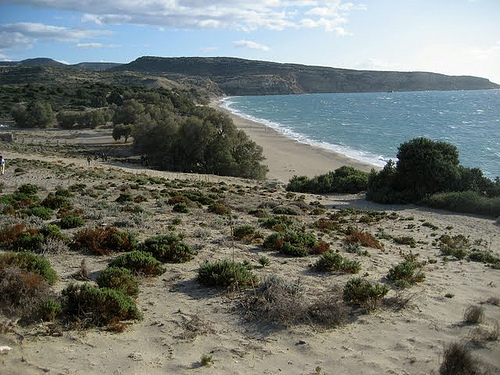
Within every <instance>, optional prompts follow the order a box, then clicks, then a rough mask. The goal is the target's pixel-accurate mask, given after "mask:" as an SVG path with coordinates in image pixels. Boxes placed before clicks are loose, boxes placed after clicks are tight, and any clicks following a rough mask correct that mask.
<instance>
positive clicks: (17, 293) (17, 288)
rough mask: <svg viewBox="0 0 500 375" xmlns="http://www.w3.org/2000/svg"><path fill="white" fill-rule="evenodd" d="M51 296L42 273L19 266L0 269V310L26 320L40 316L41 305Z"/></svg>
mask: <svg viewBox="0 0 500 375" xmlns="http://www.w3.org/2000/svg"><path fill="white" fill-rule="evenodd" d="M49 298H50V287H49V284H48V283H47V282H46V281H45V280H44V278H43V277H42V276H41V275H37V274H34V273H31V272H28V271H26V270H23V269H21V268H19V267H16V266H12V267H8V268H3V269H0V311H1V312H2V313H3V314H5V315H8V316H18V317H21V318H22V319H24V320H32V319H36V318H37V317H38V313H39V311H40V307H41V306H42V304H43V303H44V302H45V301H47V300H48V299H49Z"/></svg>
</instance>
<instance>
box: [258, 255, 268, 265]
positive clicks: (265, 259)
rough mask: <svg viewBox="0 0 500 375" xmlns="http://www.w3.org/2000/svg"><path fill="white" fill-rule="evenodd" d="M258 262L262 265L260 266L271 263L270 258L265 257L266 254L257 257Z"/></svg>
mask: <svg viewBox="0 0 500 375" xmlns="http://www.w3.org/2000/svg"><path fill="white" fill-rule="evenodd" d="M259 264H260V265H261V266H262V267H267V266H269V265H270V264H271V260H270V259H269V258H268V257H266V256H261V257H260V258H259Z"/></svg>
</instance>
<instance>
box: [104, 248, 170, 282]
mask: <svg viewBox="0 0 500 375" xmlns="http://www.w3.org/2000/svg"><path fill="white" fill-rule="evenodd" d="M109 266H110V267H123V268H127V269H129V270H131V271H132V272H133V273H135V274H136V275H145V276H157V275H161V274H162V273H163V272H165V270H164V269H163V266H162V264H161V262H160V261H159V260H158V259H156V258H155V257H153V256H152V255H151V254H149V253H145V252H143V251H131V252H129V253H125V254H122V255H120V256H119V257H117V258H115V259H113V260H112V261H111V262H110V263H109Z"/></svg>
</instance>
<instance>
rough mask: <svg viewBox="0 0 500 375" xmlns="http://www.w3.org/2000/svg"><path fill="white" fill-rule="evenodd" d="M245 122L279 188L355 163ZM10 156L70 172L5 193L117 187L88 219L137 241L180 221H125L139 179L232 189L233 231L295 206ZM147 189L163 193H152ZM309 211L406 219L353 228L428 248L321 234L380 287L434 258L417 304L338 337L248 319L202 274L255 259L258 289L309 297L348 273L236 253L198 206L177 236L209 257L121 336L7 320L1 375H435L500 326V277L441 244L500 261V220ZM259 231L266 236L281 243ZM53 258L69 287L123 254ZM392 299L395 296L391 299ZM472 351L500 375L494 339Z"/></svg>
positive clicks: (416, 211)
mask: <svg viewBox="0 0 500 375" xmlns="http://www.w3.org/2000/svg"><path fill="white" fill-rule="evenodd" d="M235 121H236V122H237V124H238V126H239V127H241V128H244V127H245V126H248V128H246V129H245V130H246V131H247V132H248V134H249V135H250V137H251V138H252V139H254V140H255V141H256V142H257V143H258V144H261V145H263V147H264V153H265V155H266V158H267V160H266V162H267V164H268V165H269V167H270V176H269V177H270V178H271V179H276V180H278V181H283V182H286V181H287V179H288V178H289V177H291V176H292V175H293V174H298V175H302V174H304V175H309V176H313V175H316V174H318V173H324V172H327V171H329V170H333V169H335V168H337V167H339V166H341V165H343V164H344V162H345V161H346V159H345V158H342V157H340V158H339V156H338V155H335V154H333V153H329V152H324V151H322V150H319V149H314V148H312V147H309V146H305V145H301V144H296V143H294V142H292V141H289V140H287V139H286V138H284V137H282V136H280V135H278V134H277V133H275V132H273V131H271V130H269V129H267V130H266V129H264V128H261V127H259V126H258V125H256V124H255V123H248V122H246V121H243V120H241V119H235ZM55 134H57V136H60V137H61V139H64V140H68V142H69V139H70V138H69V136H68V135H67V134H66V135H65V134H64V133H51V134H50V135H49V138H50V139H54V137H55ZM94 135H95V134H94ZM25 136H27V135H25ZM65 137H66V138H65ZM71 139H72V141H71V142H73V143H74V144H84V145H89V144H110V145H111V144H112V143H113V142H112V140H111V139H110V135H109V134H106V132H102V133H100V134H97V136H90V135H89V134H85V133H82V134H80V135H78V136H75V137H72V138H71ZM60 141H61V140H60ZM43 143H45V141H44V142H43ZM41 148H42V147H41ZM4 155H6V156H7V162H9V159H10V160H12V159H13V158H20V159H37V160H44V161H46V162H48V163H49V165H54V166H60V167H62V169H61V171H62V172H61V171H59V169H56V168H45V169H42V168H41V169H37V170H30V169H29V168H28V167H26V166H24V167H23V168H24V169H26V172H25V173H14V170H13V169H14V167H10V166H9V164H7V165H8V167H7V173H6V175H5V176H2V183H3V186H4V192H3V194H7V193H9V192H12V191H14V190H15V189H16V188H17V187H18V186H19V185H21V184H23V183H28V182H29V183H35V184H37V185H39V186H42V187H43V191H44V192H45V193H47V192H48V191H52V190H53V189H54V188H55V187H56V186H63V187H64V186H69V185H71V184H74V183H76V182H85V183H87V184H89V185H92V184H101V185H102V184H105V185H109V184H110V182H114V183H115V184H116V186H117V187H116V188H112V187H107V190H106V192H105V194H106V198H105V199H106V202H107V204H108V205H109V213H107V214H106V213H104V214H102V215H101V216H99V215H94V216H96V217H98V219H95V220H93V221H91V220H89V225H91V224H94V225H106V224H109V223H113V222H114V221H125V220H129V221H130V222H131V223H132V224H131V225H132V226H131V228H129V229H130V230H132V231H134V232H136V233H137V234H138V236H139V239H141V240H142V239H144V238H146V237H148V236H151V235H156V234H161V233H165V232H166V231H167V227H168V225H169V224H170V223H171V221H172V219H173V218H174V217H177V216H179V214H176V213H174V212H172V211H171V207H169V206H166V205H159V203H158V201H157V200H156V201H155V199H148V201H146V202H144V203H142V205H143V206H144V208H145V210H147V211H148V212H149V213H151V215H142V216H139V217H122V216H120V215H122V214H120V213H119V212H120V211H119V209H118V208H119V206H118V203H115V199H116V197H117V196H118V194H120V193H121V190H120V189H119V188H121V187H122V186H124V185H126V184H127V183H128V184H130V181H131V177H130V176H131V174H132V175H135V176H137V177H144V176H155V177H164V178H166V179H169V180H174V179H181V180H182V179H187V180H188V181H190V183H193V184H196V183H198V182H200V181H202V182H212V183H214V184H215V186H216V187H220V186H222V185H221V184H220V183H221V182H224V183H225V184H226V185H224V186H227V187H228V190H227V193H226V198H225V200H226V202H227V203H228V204H229V205H230V206H231V207H232V208H233V220H234V221H235V224H236V225H240V224H251V225H255V226H258V225H259V224H258V219H257V218H255V217H254V216H252V215H250V214H249V211H250V210H252V209H255V208H257V207H258V206H259V205H260V204H262V203H263V202H274V203H279V204H284V205H290V204H293V202H294V199H295V198H294V197H292V196H290V197H286V193H285V192H284V191H282V190H280V189H278V190H273V189H268V188H267V187H266V183H265V182H264V183H257V182H252V181H246V180H241V179H231V178H225V179H222V178H219V177H217V176H197V175H189V174H178V173H168V172H160V171H153V170H148V169H142V168H140V167H139V166H130V165H123V164H115V163H114V162H110V163H102V162H93V164H92V165H91V166H90V167H89V166H87V165H86V161H85V160H84V159H83V158H66V157H61V156H55V155H50V151H49V152H47V151H44V152H43V154H42V153H41V152H39V151H37V152H33V153H26V152H23V153H19V152H16V151H12V150H11V151H4ZM351 162H352V163H354V164H349V165H353V166H357V164H356V163H355V162H354V161H349V163H351ZM364 167H365V168H367V169H368V170H369V168H370V167H369V166H364ZM58 171H59V172H58ZM64 171H66V172H64ZM75 171H77V172H82V173H83V172H96V173H98V174H99V175H101V176H104V177H101V178H96V177H95V175H89V176H88V178H87V177H81V176H85V173H83V174H82V173H80V175H77V174H76V173H74V172H75ZM147 188H148V189H154V188H157V189H162V188H163V187H162V186H161V185H160V186H157V187H154V186H150V185H147ZM208 189H210V187H209V188H208ZM146 192H147V190H144V192H143V194H145V195H146ZM313 201H319V202H321V203H322V204H323V205H324V206H325V207H326V208H327V212H326V213H325V214H324V215H323V216H321V217H327V215H328V214H330V213H333V212H336V211H337V210H338V209H339V208H349V207H357V208H359V209H363V210H377V211H378V210H380V211H388V212H394V213H396V214H397V215H396V216H397V219H395V220H388V219H384V220H382V221H380V222H376V223H363V222H360V221H359V219H360V217H361V216H362V215H363V213H354V214H353V215H352V216H351V217H349V221H350V222H351V224H352V225H354V226H356V227H358V228H359V229H362V230H365V231H368V232H370V233H372V234H376V233H380V232H381V231H383V232H384V233H386V234H388V235H390V236H391V237H392V238H394V237H400V236H412V237H414V238H415V239H416V240H417V241H418V246H417V248H415V249H410V248H409V247H408V246H405V245H398V244H396V243H394V242H393V241H392V240H390V239H384V240H381V242H382V243H383V244H384V249H383V250H375V249H368V251H369V253H370V257H358V256H355V255H353V254H347V253H345V252H344V250H343V248H342V237H341V236H340V235H339V234H331V235H329V234H321V233H317V235H318V236H321V237H322V239H323V240H325V241H327V242H328V243H330V245H331V247H332V249H334V250H336V251H339V252H341V253H342V255H343V256H346V257H349V258H351V259H356V260H358V261H360V262H361V263H362V271H361V273H360V275H361V276H366V277H368V278H369V279H370V280H374V281H384V277H385V275H386V274H387V272H388V270H389V269H390V268H391V267H392V266H394V265H395V264H397V263H399V262H401V260H402V258H401V255H400V254H401V252H403V253H408V252H409V251H413V252H417V253H419V254H420V259H422V260H425V261H427V264H426V266H425V269H424V270H425V273H426V279H425V281H424V282H423V283H420V284H417V285H415V286H413V287H412V288H409V289H408V290H406V291H405V292H404V295H405V296H406V297H408V298H410V302H409V303H408V305H407V307H406V308H404V309H401V310H396V309H393V308H391V307H388V306H385V307H384V306H383V307H382V308H381V309H379V310H377V311H375V312H373V313H371V314H365V313H363V312H361V311H358V312H356V313H354V314H353V315H352V317H351V321H350V323H349V324H347V325H345V326H342V327H339V328H335V329H324V328H323V329H318V328H317V327H313V326H309V325H299V326H294V327H289V328H286V329H277V328H276V327H273V326H272V325H270V324H268V323H266V322H262V321H255V320H248V319H246V318H245V316H244V314H242V313H241V309H240V305H239V303H238V301H239V299H238V295H237V294H235V293H226V292H225V291H224V290H217V289H212V288H207V287H203V286H201V285H200V284H198V283H197V281H196V275H197V269H198V267H199V265H200V264H201V263H202V262H203V261H205V260H215V259H224V258H232V257H234V258H235V259H237V260H238V261H243V260H248V261H249V262H250V263H251V264H252V265H254V272H255V273H256V274H257V276H258V277H259V278H261V279H263V278H265V277H266V276H269V275H279V276H282V277H284V278H286V279H288V280H297V279H300V281H301V284H302V285H303V286H304V287H305V289H306V295H307V296H309V297H311V298H312V297H316V296H318V295H321V294H322V293H328V292H329V291H331V290H335V289H337V290H338V289H339V288H341V287H342V286H343V285H344V284H345V282H347V280H349V279H350V278H351V277H352V275H345V274H337V273H332V274H319V273H317V272H313V271H311V268H310V266H311V264H313V263H314V262H315V260H316V258H317V256H311V257H305V258H287V257H283V256H282V255H279V254H275V253H269V252H267V251H265V250H264V249H263V248H262V247H261V246H259V245H258V244H244V243H239V242H237V243H236V244H235V243H233V241H232V240H231V237H230V232H231V231H230V226H229V225H228V223H227V221H225V220H223V219H222V218H221V217H220V216H217V215H214V214H211V213H208V212H207V209H206V207H199V208H193V209H192V210H191V212H190V213H188V214H183V215H182V216H181V217H182V223H181V224H179V225H178V226H177V227H176V231H179V232H182V233H185V235H186V242H188V243H190V244H191V245H193V246H194V247H195V248H197V249H198V250H199V253H198V255H197V256H196V258H195V259H194V260H192V261H190V262H188V263H184V264H167V265H166V269H167V271H166V273H165V274H163V275H162V276H159V277H155V278H147V279H142V280H141V283H140V295H139V297H138V300H137V304H138V306H139V308H140V310H141V311H142V313H143V315H144V319H143V320H142V321H140V322H135V323H133V324H130V325H129V326H128V328H127V329H126V330H125V332H123V333H119V334H117V333H112V332H109V331H106V330H105V329H99V328H95V329H89V330H62V331H61V330H60V329H59V328H58V326H57V324H56V325H53V324H49V323H39V324H35V325H33V326H29V327H20V326H18V325H16V324H15V323H14V321H13V320H9V319H7V318H3V317H0V327H1V330H0V347H2V346H8V347H9V348H11V349H12V350H10V351H3V352H2V354H0V374H2V375H4V374H16V375H24V374H46V373H48V374H75V375H76V374H82V375H83V374H139V375H142V374H144V375H149V374H331V375H333V374H352V375H355V374H356V375H358V374H374V375H379V374H398V375H406V374H415V375H417V374H430V373H438V369H439V365H440V363H441V360H442V352H443V347H444V346H445V345H446V344H448V343H451V342H456V341H464V342H469V338H470V336H471V334H472V332H473V331H474V330H475V329H476V328H477V327H481V328H482V329H484V330H487V331H493V330H494V329H495V323H496V322H498V321H500V307H499V306H498V305H495V304H492V303H488V302H487V301H492V300H495V299H497V300H500V270H494V269H491V268H488V267H486V266H485V265H484V264H482V263H475V262H468V261H457V260H453V259H450V260H446V259H445V258H443V257H442V256H441V255H440V250H439V249H438V247H437V246H436V244H435V240H436V239H437V238H438V237H439V236H440V235H442V234H445V233H446V234H449V235H458V234H462V235H464V236H466V237H468V238H469V239H470V242H471V243H475V244H476V245H475V246H477V247H478V248H479V249H482V250H492V251H493V252H494V253H496V254H497V255H498V254H499V249H500V226H499V222H498V221H496V220H493V219H491V218H483V217H476V216H471V215H460V214H454V213H449V212H444V211H437V210H429V209H425V208H419V207H414V206H382V205H377V204H373V203H371V202H367V201H366V200H364V198H363V196H362V195H330V196H316V195H305V202H306V203H309V202H313ZM92 202H93V201H91V200H90V198H89V197H80V198H79V200H77V202H76V203H75V204H76V205H77V206H79V207H81V208H82V209H84V210H86V211H89V212H90V211H91V209H92V210H95V208H94V206H93V204H94V203H92ZM317 219H318V217H317V216H313V215H310V214H308V213H307V212H306V211H304V213H303V214H302V215H300V216H299V217H297V220H298V221H299V223H301V225H303V226H304V227H305V228H310V225H311V224H312V223H313V222H314V221H316V220H317ZM425 224H427V225H425ZM428 224H432V225H428ZM262 230H263V231H264V234H265V235H267V234H269V233H271V232H270V231H267V230H264V229H262ZM262 255H266V256H268V257H269V258H270V259H271V264H270V265H269V266H268V267H264V268H263V267H260V266H259V263H258V259H259V258H260V257H261V256H262ZM47 257H48V259H49V260H50V261H51V264H53V266H54V268H55V269H56V271H57V273H58V275H59V276H60V281H59V282H58V283H57V284H56V285H55V288H56V290H61V289H63V288H64V287H65V286H66V285H67V284H68V283H70V282H71V281H73V280H72V277H71V275H73V274H74V273H75V272H76V271H77V270H78V269H79V267H80V263H81V260H82V259H83V258H85V259H86V261H87V264H88V268H89V270H90V273H91V275H93V276H92V277H93V278H94V279H95V277H96V275H97V274H98V273H99V272H100V271H101V270H102V269H103V268H104V267H105V266H106V265H107V263H108V262H109V260H110V259H111V258H112V257H113V256H109V257H97V256H88V255H83V254H80V253H77V252H68V253H64V254H48V255H47ZM396 295H397V293H396V291H394V290H393V291H391V292H390V293H389V295H388V297H395V296H396ZM471 305H475V306H481V307H482V308H483V309H484V314H485V320H484V322H483V323H481V324H480V325H479V326H469V325H465V324H464V323H463V316H464V311H465V310H466V308H467V307H469V306H471ZM468 345H469V347H470V349H471V352H472V354H473V355H474V356H475V357H477V358H479V359H480V360H481V361H482V362H483V363H484V364H485V368H486V369H488V371H489V373H491V374H498V373H500V342H499V341H498V339H497V340H495V341H484V342H482V343H480V344H479V345H471V344H468ZM203 354H207V355H210V356H212V358H213V363H212V365H211V366H202V364H201V362H200V359H201V356H202V355H203Z"/></svg>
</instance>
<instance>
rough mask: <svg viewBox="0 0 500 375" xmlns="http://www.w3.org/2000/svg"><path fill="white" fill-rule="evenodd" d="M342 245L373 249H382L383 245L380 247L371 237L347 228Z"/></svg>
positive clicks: (366, 233) (365, 233) (380, 244)
mask: <svg viewBox="0 0 500 375" xmlns="http://www.w3.org/2000/svg"><path fill="white" fill-rule="evenodd" d="M344 243H359V244H360V245H361V246H364V247H371V248H373V249H383V248H384V245H382V243H380V242H379V241H378V240H377V239H376V238H375V237H374V236H373V235H371V234H370V233H368V232H363V231H361V230H357V229H354V228H349V230H348V234H347V236H346V237H345V238H344Z"/></svg>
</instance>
